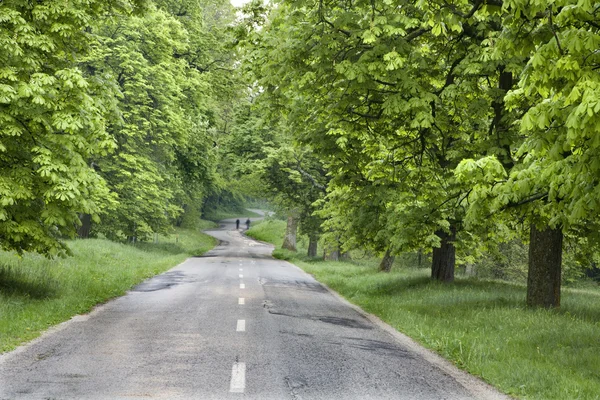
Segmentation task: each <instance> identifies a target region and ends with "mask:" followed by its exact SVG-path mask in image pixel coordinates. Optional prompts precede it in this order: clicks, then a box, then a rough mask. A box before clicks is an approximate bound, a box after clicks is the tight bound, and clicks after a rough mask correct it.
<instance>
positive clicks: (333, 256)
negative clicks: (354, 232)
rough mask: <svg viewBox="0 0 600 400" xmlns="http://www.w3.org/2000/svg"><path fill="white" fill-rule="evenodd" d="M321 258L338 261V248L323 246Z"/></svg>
mask: <svg viewBox="0 0 600 400" xmlns="http://www.w3.org/2000/svg"><path fill="white" fill-rule="evenodd" d="M323 259H324V260H328V261H339V260H340V249H335V248H331V247H329V248H325V251H324V252H323Z"/></svg>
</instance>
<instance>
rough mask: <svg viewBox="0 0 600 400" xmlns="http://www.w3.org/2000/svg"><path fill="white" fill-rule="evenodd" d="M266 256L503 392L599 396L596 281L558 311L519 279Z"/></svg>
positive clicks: (571, 294)
mask: <svg viewBox="0 0 600 400" xmlns="http://www.w3.org/2000/svg"><path fill="white" fill-rule="evenodd" d="M254 229H256V230H257V231H261V230H262V229H263V228H261V227H260V226H259V225H257V226H256V227H255V228H254ZM264 229H267V227H266V226H265V228H264ZM251 233H252V232H250V234H251ZM272 236H276V235H272ZM266 237H269V236H268V235H263V238H266ZM276 239H277V240H273V241H271V242H272V243H276V244H280V243H281V238H276ZM263 240H264V239H263ZM274 255H275V256H276V257H278V258H283V259H287V260H289V261H291V262H293V263H294V264H296V265H298V266H299V267H301V268H302V269H304V270H305V271H306V272H308V273H310V274H312V275H314V276H315V278H316V279H318V280H319V281H321V282H323V283H325V284H327V285H328V286H329V287H331V288H332V289H333V290H335V291H337V292H338V293H340V294H341V295H342V296H344V297H345V298H346V299H348V300H349V301H351V302H352V303H354V304H357V305H358V306H360V307H361V308H362V309H364V310H365V311H367V312H369V313H372V314H375V315H377V316H379V317H380V318H381V319H383V320H384V321H385V322H387V323H388V324H390V325H391V326H393V327H395V328H396V329H397V330H399V331H401V332H403V333H405V334H406V335H408V336H410V337H412V338H413V339H415V340H417V341H418V342H419V343H421V344H422V345H424V346H425V347H428V348H430V349H432V350H434V351H436V352H438V353H439V354H441V355H442V356H444V357H446V358H447V359H449V360H451V361H453V362H454V363H455V364H456V365H458V366H459V367H461V368H462V369H465V370H467V371H468V372H470V373H472V374H474V375H477V376H480V377H482V378H483V379H485V380H486V381H487V382H489V383H490V384H492V385H494V386H496V387H497V388H499V389H500V390H501V391H503V392H505V393H508V394H510V395H513V396H515V397H519V398H524V399H599V398H600V333H599V332H600V291H599V290H598V289H597V288H596V289H588V290H579V289H564V290H563V300H562V306H561V309H560V310H558V311H556V310H553V311H549V310H531V309H528V308H526V307H525V306H524V303H525V287H524V286H522V285H517V284H511V283H506V282H501V281H483V280H477V279H473V278H458V279H457V281H456V282H455V283H454V284H440V283H437V282H432V281H431V280H430V279H429V270H427V269H416V268H404V269H395V270H393V271H392V272H391V273H388V274H385V273H381V272H378V271H377V260H363V261H361V262H327V261H322V260H316V259H312V260H311V259H308V258H306V257H304V256H301V255H299V254H298V253H293V252H289V251H284V250H281V249H278V250H275V252H274Z"/></svg>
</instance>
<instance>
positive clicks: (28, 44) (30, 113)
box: [0, 0, 140, 254]
mask: <svg viewBox="0 0 600 400" xmlns="http://www.w3.org/2000/svg"><path fill="white" fill-rule="evenodd" d="M138 5H140V4H137V3H134V2H128V1H94V0H92V1H79V0H75V1H71V2H69V3H68V4H65V3H64V2H61V1H46V2H43V3H40V2H35V3H32V2H28V1H20V0H12V1H11V0H9V1H3V2H2V3H1V4H0V104H1V105H2V106H1V110H0V132H1V134H0V135H1V136H0V168H1V171H0V175H1V178H0V181H1V184H0V198H1V202H0V232H1V233H0V236H1V237H2V240H1V241H0V246H1V247H2V248H4V249H14V250H16V251H18V252H23V251H37V252H41V253H47V254H57V253H63V252H65V251H67V247H65V246H64V245H62V244H61V242H60V237H61V236H73V234H74V227H75V226H77V225H78V224H79V216H78V213H88V214H93V215H94V218H97V215H98V214H99V213H100V212H101V211H103V209H104V208H105V207H107V206H108V205H110V204H111V201H112V199H111V196H110V195H109V193H108V189H107V186H106V185H105V183H104V181H103V180H102V179H101V178H100V176H99V175H98V174H97V173H96V172H95V171H94V169H93V168H92V167H91V166H90V158H92V157H98V156H102V155H104V154H107V153H108V152H109V151H110V150H111V149H112V148H113V147H114V143H113V140H112V138H111V136H110V135H109V132H107V130H106V127H105V125H106V118H107V112H108V111H109V110H110V109H111V108H112V103H113V98H114V96H115V95H116V93H115V91H114V87H112V86H111V85H107V86H105V85H103V82H102V79H93V78H91V77H89V76H87V75H86V73H85V71H84V70H82V69H81V68H80V67H79V64H80V63H81V62H83V61H85V60H86V59H87V58H88V57H89V56H90V55H91V54H92V53H93V52H94V46H95V45H96V43H97V42H98V40H99V39H98V36H97V35H96V34H95V33H91V32H89V28H90V26H91V24H92V23H93V22H94V21H95V20H104V19H105V18H106V17H107V16H108V15H110V14H115V15H118V16H121V17H126V15H127V14H128V13H130V12H131V11H132V10H133V9H134V8H135V7H137V6H138Z"/></svg>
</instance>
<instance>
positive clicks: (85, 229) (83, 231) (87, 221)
mask: <svg viewBox="0 0 600 400" xmlns="http://www.w3.org/2000/svg"><path fill="white" fill-rule="evenodd" d="M79 220H80V221H81V226H80V227H79V228H78V229H77V235H78V236H79V237H80V238H83V239H87V238H89V237H90V230H91V229H92V216H91V215H90V214H79Z"/></svg>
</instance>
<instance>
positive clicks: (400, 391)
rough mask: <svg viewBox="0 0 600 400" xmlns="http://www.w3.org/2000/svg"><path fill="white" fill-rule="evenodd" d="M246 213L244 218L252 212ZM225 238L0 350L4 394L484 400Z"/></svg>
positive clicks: (307, 284)
mask: <svg viewBox="0 0 600 400" xmlns="http://www.w3.org/2000/svg"><path fill="white" fill-rule="evenodd" d="M244 220H245V219H244ZM209 233H210V234H211V235H213V236H215V237H216V238H217V239H219V240H220V241H221V242H220V245H219V246H218V247H216V248H215V249H213V250H212V251H210V252H209V253H207V254H205V255H204V256H203V257H196V258H190V259H188V260H187V261H185V262H184V263H183V264H181V265H179V266H177V267H176V268H174V269H172V270H170V271H169V272H167V273H165V274H162V275H160V276H157V277H155V278H153V279H151V280H148V281H146V282H144V283H142V284H140V285H139V286H137V287H136V288H135V289H133V290H132V291H130V292H129V293H128V294H127V295H125V296H123V297H120V298H118V299H115V300H113V301H110V302H108V303H107V304H105V305H102V306H100V307H98V308H97V309H95V310H94V311H93V312H92V313H90V314H88V315H83V316H78V317H75V318H73V319H72V320H70V321H68V322H66V323H64V324H61V325H59V327H58V328H55V329H53V330H52V331H51V332H49V333H47V334H45V335H43V336H42V337H41V338H40V339H38V340H36V341H34V342H33V343H31V344H29V345H26V346H23V347H21V348H19V349H17V350H16V351H14V352H11V353H7V354H5V355H2V356H0V399H143V398H152V399H154V398H163V399H242V398H243V399H260V400H268V399H274V400H282V399H290V400H294V399H297V400H300V399H304V400H308V399H324V400H329V399H361V400H369V399H373V400H374V399H475V398H479V399H481V398H490V399H492V398H502V396H500V395H499V394H497V393H496V392H494V391H493V390H492V389H490V388H489V387H487V386H486V385H484V384H482V383H480V382H479V381H477V380H476V379H474V378H470V377H468V376H466V374H464V373H461V372H458V371H455V370H454V369H453V367H451V366H449V365H448V364H447V363H446V364H445V363H443V362H439V360H437V359H436V358H435V357H434V356H431V355H428V354H429V353H428V352H426V351H424V350H421V349H419V348H418V347H417V346H414V345H411V344H410V342H406V341H403V339H402V337H399V336H398V335H397V334H393V333H390V329H389V328H387V327H385V326H383V325H382V324H381V323H378V322H377V321H373V319H372V318H370V317H368V316H365V314H364V313H362V312H360V310H357V309H356V308H353V307H351V306H350V305H349V304H347V303H346V302H344V301H341V300H340V299H339V298H338V297H337V296H336V295H334V294H332V293H331V292H329V291H328V289H326V288H325V287H323V286H322V285H320V284H319V283H318V282H317V281H315V280H314V279H313V278H312V277H311V276H309V275H307V274H306V273H304V272H302V271H301V270H299V269H298V268H296V267H295V266H293V265H291V264H289V263H287V262H284V261H279V260H275V259H273V258H272V257H271V256H270V253H271V251H272V247H271V246H270V245H266V244H263V243H260V242H257V241H254V240H251V239H249V238H246V237H245V236H243V234H242V233H241V232H240V231H236V230H235V220H229V221H226V222H225V223H224V224H222V226H221V229H220V230H215V231H211V232H209Z"/></svg>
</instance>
